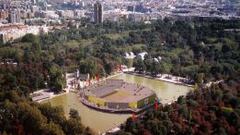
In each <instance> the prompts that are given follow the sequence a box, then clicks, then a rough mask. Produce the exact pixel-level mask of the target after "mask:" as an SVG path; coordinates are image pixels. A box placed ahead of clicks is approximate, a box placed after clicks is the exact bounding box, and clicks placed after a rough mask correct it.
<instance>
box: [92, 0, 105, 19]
mask: <svg viewBox="0 0 240 135" xmlns="http://www.w3.org/2000/svg"><path fill="white" fill-rule="evenodd" d="M94 22H95V23H102V22H103V6H102V4H101V3H100V2H99V1H97V2H96V3H95V4H94Z"/></svg>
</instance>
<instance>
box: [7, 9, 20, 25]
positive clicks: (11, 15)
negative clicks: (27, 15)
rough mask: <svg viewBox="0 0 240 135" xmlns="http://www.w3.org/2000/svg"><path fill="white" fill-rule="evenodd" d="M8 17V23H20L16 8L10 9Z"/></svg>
mask: <svg viewBox="0 0 240 135" xmlns="http://www.w3.org/2000/svg"><path fill="white" fill-rule="evenodd" d="M8 17H9V22H10V23H20V22H21V18H20V12H19V11H18V10H13V11H10V13H9V16H8Z"/></svg>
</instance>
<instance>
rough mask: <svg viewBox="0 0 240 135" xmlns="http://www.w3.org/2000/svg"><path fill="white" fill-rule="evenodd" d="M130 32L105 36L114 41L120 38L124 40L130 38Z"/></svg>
mask: <svg viewBox="0 0 240 135" xmlns="http://www.w3.org/2000/svg"><path fill="white" fill-rule="evenodd" d="M128 34H129V31H126V32H122V33H111V34H105V36H106V37H108V38H110V39H113V40H117V39H119V38H123V37H126V36H128Z"/></svg>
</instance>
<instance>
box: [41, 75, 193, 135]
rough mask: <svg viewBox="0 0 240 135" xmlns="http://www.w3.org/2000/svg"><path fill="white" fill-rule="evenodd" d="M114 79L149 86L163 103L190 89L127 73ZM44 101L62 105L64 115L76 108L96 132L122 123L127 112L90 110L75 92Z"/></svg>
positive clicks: (184, 93)
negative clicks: (111, 112) (116, 112)
mask: <svg viewBox="0 0 240 135" xmlns="http://www.w3.org/2000/svg"><path fill="white" fill-rule="evenodd" d="M113 78H114V79H123V80H124V81H126V82H129V83H137V84H141V85H143V86H146V87H149V88H151V89H152V90H154V91H155V93H156V94H157V96H158V98H160V101H161V102H162V103H163V104H165V103H168V102H171V101H172V100H176V99H177V98H178V97H179V96H181V95H186V93H188V92H189V91H190V88H189V87H186V86H180V85H175V84H172V83H167V82H163V81H158V80H153V79H148V78H144V77H138V76H134V75H129V74H121V75H118V76H116V77H113ZM45 102H50V103H51V104H52V105H53V106H62V107H63V109H64V112H65V114H66V116H68V113H69V110H70V108H74V109H76V110H78V112H79V114H80V116H81V120H82V123H83V124H84V125H85V126H88V127H90V128H91V129H92V130H93V131H94V132H96V133H102V132H105V131H106V130H108V129H111V128H113V127H115V126H116V125H120V124H121V123H124V122H125V121H126V119H127V118H128V117H130V116H131V115H129V114H110V113H103V112H99V111H95V110H92V109H90V108H88V107H86V106H84V105H83V104H81V102H80V101H79V99H78V95H77V94H75V93H68V94H66V95H63V96H59V97H55V98H53V99H50V100H48V101H45Z"/></svg>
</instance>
